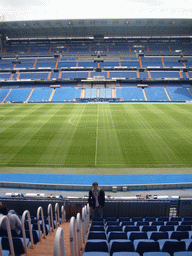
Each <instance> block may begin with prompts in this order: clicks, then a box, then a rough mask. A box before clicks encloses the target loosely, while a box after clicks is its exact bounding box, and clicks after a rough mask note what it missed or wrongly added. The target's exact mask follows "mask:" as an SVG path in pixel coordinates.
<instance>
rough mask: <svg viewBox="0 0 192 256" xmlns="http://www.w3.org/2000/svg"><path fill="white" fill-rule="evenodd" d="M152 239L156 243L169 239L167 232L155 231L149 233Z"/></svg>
mask: <svg viewBox="0 0 192 256" xmlns="http://www.w3.org/2000/svg"><path fill="white" fill-rule="evenodd" d="M147 234H148V236H149V238H150V239H152V240H154V241H158V240H159V239H168V238H169V237H168V232H167V231H157V232H156V231H154V232H147Z"/></svg>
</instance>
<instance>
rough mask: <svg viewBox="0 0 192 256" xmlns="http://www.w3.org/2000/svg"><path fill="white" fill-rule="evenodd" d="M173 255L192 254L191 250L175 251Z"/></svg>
mask: <svg viewBox="0 0 192 256" xmlns="http://www.w3.org/2000/svg"><path fill="white" fill-rule="evenodd" d="M173 256H192V252H186V251H181V252H175V253H174V254H173Z"/></svg>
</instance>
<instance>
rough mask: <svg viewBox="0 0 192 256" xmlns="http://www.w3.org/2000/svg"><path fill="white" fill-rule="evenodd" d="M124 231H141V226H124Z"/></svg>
mask: <svg viewBox="0 0 192 256" xmlns="http://www.w3.org/2000/svg"><path fill="white" fill-rule="evenodd" d="M123 231H124V232H131V231H139V226H123Z"/></svg>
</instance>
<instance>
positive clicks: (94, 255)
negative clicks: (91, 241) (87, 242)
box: [82, 252, 110, 256]
mask: <svg viewBox="0 0 192 256" xmlns="http://www.w3.org/2000/svg"><path fill="white" fill-rule="evenodd" d="M82 256H110V254H109V253H108V252H84V253H83V255H82Z"/></svg>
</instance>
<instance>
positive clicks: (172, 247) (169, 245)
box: [162, 240, 185, 256]
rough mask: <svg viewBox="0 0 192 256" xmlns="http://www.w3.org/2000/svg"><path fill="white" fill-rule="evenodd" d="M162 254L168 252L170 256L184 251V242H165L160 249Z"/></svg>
mask: <svg viewBox="0 0 192 256" xmlns="http://www.w3.org/2000/svg"><path fill="white" fill-rule="evenodd" d="M162 251H163V252H168V253H169V254H170V255H171V256H173V254H174V253H175V252H179V251H185V242H184V241H171V240H170V241H166V242H165V243H164V245H163V248H162Z"/></svg>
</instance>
